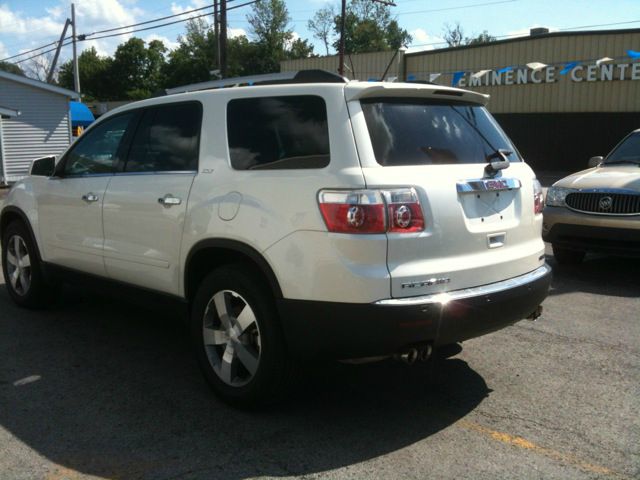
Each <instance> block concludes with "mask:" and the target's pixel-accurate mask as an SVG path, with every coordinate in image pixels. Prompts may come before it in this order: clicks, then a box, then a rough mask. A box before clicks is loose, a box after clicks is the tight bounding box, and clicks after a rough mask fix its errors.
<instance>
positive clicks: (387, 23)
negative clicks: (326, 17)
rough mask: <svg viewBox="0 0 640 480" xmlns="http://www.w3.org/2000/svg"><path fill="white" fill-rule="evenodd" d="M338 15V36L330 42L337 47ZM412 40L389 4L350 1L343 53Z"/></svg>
mask: <svg viewBox="0 0 640 480" xmlns="http://www.w3.org/2000/svg"><path fill="white" fill-rule="evenodd" d="M340 20H341V19H340V16H339V15H338V16H336V17H335V18H334V31H335V33H336V35H337V37H338V38H337V39H336V40H335V42H334V43H333V46H334V48H335V49H336V50H338V49H339V47H340V38H339V37H340ZM410 42H411V35H409V32H407V31H406V30H405V29H403V28H400V25H399V24H398V22H397V20H395V19H394V18H392V16H391V10H390V8H389V6H388V5H383V4H380V3H377V2H372V1H370V0H351V2H350V3H349V5H348V6H347V13H346V16H345V35H344V44H345V52H346V53H366V52H379V51H386V50H393V49H397V48H400V47H401V46H403V45H406V44H408V43H410Z"/></svg>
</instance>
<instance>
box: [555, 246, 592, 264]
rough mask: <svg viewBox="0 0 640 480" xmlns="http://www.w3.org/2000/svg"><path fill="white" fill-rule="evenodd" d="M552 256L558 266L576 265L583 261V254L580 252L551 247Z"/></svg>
mask: <svg viewBox="0 0 640 480" xmlns="http://www.w3.org/2000/svg"><path fill="white" fill-rule="evenodd" d="M552 248H553V256H554V257H555V259H556V262H558V263H559V264H560V265H577V264H579V263H581V262H582V260H584V256H585V252H583V251H581V250H571V249H569V248H562V247H558V246H556V245H552Z"/></svg>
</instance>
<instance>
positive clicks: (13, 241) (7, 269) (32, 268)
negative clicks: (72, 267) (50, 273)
mask: <svg viewBox="0 0 640 480" xmlns="http://www.w3.org/2000/svg"><path fill="white" fill-rule="evenodd" d="M2 271H3V273H4V279H5V283H6V287H7V291H8V292H9V296H10V297H11V299H12V300H13V301H14V302H15V303H17V304H18V305H20V306H21V307H25V308H31V309H39V308H43V307H46V306H47V305H49V304H50V303H51V298H52V291H51V289H50V288H49V286H48V285H47V282H46V281H45V279H44V274H43V272H42V263H41V262H40V258H39V256H38V251H37V248H36V246H35V243H34V242H33V240H32V239H31V235H30V233H29V231H28V229H27V227H26V226H25V224H24V223H23V222H21V221H14V222H11V223H10V224H9V226H8V227H7V228H6V229H5V230H4V232H3V233H2Z"/></svg>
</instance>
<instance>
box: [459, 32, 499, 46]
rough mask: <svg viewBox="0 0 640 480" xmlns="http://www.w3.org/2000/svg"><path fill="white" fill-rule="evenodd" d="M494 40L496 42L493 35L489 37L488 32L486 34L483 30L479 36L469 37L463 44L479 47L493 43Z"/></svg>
mask: <svg viewBox="0 0 640 480" xmlns="http://www.w3.org/2000/svg"><path fill="white" fill-rule="evenodd" d="M496 40H497V38H496V37H494V36H493V35H489V32H487V31H486V30H485V31H484V32H482V33H481V34H480V35H477V36H475V37H471V38H467V39H466V40H465V43H466V44H467V45H479V44H481V43H490V42H495V41H496Z"/></svg>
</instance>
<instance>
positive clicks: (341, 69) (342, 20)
mask: <svg viewBox="0 0 640 480" xmlns="http://www.w3.org/2000/svg"><path fill="white" fill-rule="evenodd" d="M346 15H347V0H342V13H341V14H340V46H339V48H338V50H339V54H340V55H339V60H338V61H339V62H340V63H339V64H338V73H339V74H340V76H341V77H343V76H344V24H345V18H344V17H345V16H346Z"/></svg>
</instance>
